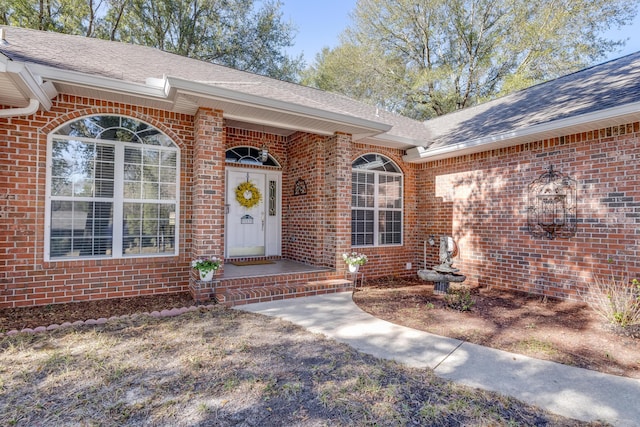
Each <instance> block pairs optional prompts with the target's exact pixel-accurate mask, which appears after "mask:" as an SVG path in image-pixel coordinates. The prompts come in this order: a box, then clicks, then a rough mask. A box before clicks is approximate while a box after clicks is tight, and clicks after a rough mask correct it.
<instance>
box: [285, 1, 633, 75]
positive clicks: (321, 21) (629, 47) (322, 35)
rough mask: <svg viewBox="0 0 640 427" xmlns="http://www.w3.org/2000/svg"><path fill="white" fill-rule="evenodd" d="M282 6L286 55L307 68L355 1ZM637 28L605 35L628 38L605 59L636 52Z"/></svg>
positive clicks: (332, 41) (331, 41) (331, 43)
mask: <svg viewBox="0 0 640 427" xmlns="http://www.w3.org/2000/svg"><path fill="white" fill-rule="evenodd" d="M282 3H283V4H282V9H281V10H282V12H283V14H282V18H283V20H284V21H285V22H289V21H291V22H292V23H293V24H294V25H295V26H296V27H297V29H298V33H297V35H296V37H295V39H294V43H295V46H293V47H292V48H290V49H289V51H288V53H289V54H290V55H292V56H295V57H297V56H298V55H299V54H301V53H302V54H303V55H304V59H305V61H306V63H307V65H311V64H312V63H313V62H314V59H315V57H316V54H318V53H320V51H321V50H322V48H323V47H331V48H332V47H336V46H337V45H338V44H339V39H338V36H339V34H340V33H341V32H342V31H343V30H344V29H345V28H346V27H347V26H348V25H349V24H350V23H351V17H350V14H351V12H352V11H353V9H354V8H355V5H356V0H282ZM638 28H640V13H638V14H637V15H636V18H635V20H634V22H633V24H632V25H629V26H626V27H624V28H623V29H622V30H619V31H618V30H612V31H610V32H609V33H607V37H608V38H613V39H626V38H629V40H628V41H627V44H626V45H625V47H624V48H623V49H622V50H620V51H617V52H613V53H611V54H609V56H608V58H607V59H614V58H619V57H621V56H624V55H627V54H629V53H632V52H637V51H640V31H639V30H638Z"/></svg>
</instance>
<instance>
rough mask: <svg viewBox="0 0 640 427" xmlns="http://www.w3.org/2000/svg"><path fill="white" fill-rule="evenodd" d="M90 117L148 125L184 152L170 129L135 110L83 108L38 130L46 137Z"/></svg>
mask: <svg viewBox="0 0 640 427" xmlns="http://www.w3.org/2000/svg"><path fill="white" fill-rule="evenodd" d="M90 116H122V117H129V118H132V119H136V120H139V121H141V122H143V123H146V124H148V125H149V126H152V127H154V128H156V129H158V130H159V131H160V132H162V133H163V134H165V135H166V136H167V137H168V138H170V139H171V140H172V141H173V142H174V144H176V146H177V147H178V148H179V149H180V150H184V149H185V146H186V144H185V142H184V141H183V139H182V138H181V137H180V136H179V135H178V134H177V133H176V132H174V131H173V130H172V129H171V128H169V127H168V126H166V125H165V124H164V123H163V122H162V121H161V120H158V119H157V118H155V117H152V116H149V115H147V114H142V113H139V112H138V111H136V110H135V109H130V108H124V107H123V108H106V107H99V106H98V107H91V108H84V109H81V110H74V111H73V112H70V113H67V114H63V115H61V116H58V117H56V119H55V120H52V121H51V122H48V123H47V124H46V125H44V126H43V127H42V128H40V132H41V133H43V134H45V135H48V134H50V133H52V132H55V131H56V130H57V129H58V128H60V127H62V126H64V125H65V124H67V123H69V122H72V121H75V120H78V119H81V118H84V117H90ZM168 118H169V117H168Z"/></svg>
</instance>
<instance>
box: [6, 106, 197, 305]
mask: <svg viewBox="0 0 640 427" xmlns="http://www.w3.org/2000/svg"><path fill="white" fill-rule="evenodd" d="M90 114H119V115H126V116H130V117H135V118H137V119H140V120H142V121H145V122H147V123H149V124H151V125H153V126H155V127H157V128H159V129H160V130H162V131H163V132H165V133H166V134H167V135H168V136H169V137H171V138H172V139H173V140H174V141H175V142H176V144H178V146H179V147H180V148H181V161H182V165H183V168H182V171H181V177H180V180H181V181H180V184H181V189H180V194H181V197H182V198H181V212H180V218H181V232H180V248H181V250H182V252H181V254H180V256H178V257H161V258H148V259H144V258H138V259H122V260H92V261H65V262H45V261H44V258H43V257H44V212H45V196H46V195H45V181H46V169H45V168H46V153H47V135H48V134H49V133H51V132H52V131H53V130H55V129H56V128H57V127H58V126H60V125H62V124H63V123H66V122H68V121H70V120H73V119H76V118H78V117H81V116H85V115H90ZM0 134H1V135H2V143H1V144H2V156H0V182H1V183H2V187H0V227H1V229H2V235H1V236H0V253H1V254H2V255H0V256H1V258H0V307H10V306H16V307H19V306H29V305H44V304H52V303H63V302H69V301H81V300H89V299H101V298H115V297H126V296H135V295H145V294H152V293H161V292H167V293H168V292H179V291H185V290H187V286H188V277H189V274H188V273H189V253H190V243H191V226H190V222H189V221H187V218H189V217H190V216H191V209H190V204H191V175H192V172H191V164H192V160H191V155H192V154H191V141H192V140H193V118H192V117H190V116H185V115H180V114H173V113H169V112H165V111H159V110H153V109H149V108H142V107H135V106H129V105H124V104H117V103H112V102H105V101H99V100H93V99H87V98H77V97H73V96H66V95H63V96H60V97H59V98H58V99H57V100H56V101H55V102H54V105H53V108H52V109H51V111H49V112H39V113H37V114H35V115H33V116H30V117H28V118H22V117H20V118H0Z"/></svg>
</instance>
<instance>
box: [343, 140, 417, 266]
mask: <svg viewBox="0 0 640 427" xmlns="http://www.w3.org/2000/svg"><path fill="white" fill-rule="evenodd" d="M367 153H378V154H382V155H384V156H386V157H388V158H389V159H391V160H393V161H394V162H395V164H396V165H397V166H398V167H399V168H400V169H401V170H402V174H403V190H404V194H403V207H404V209H403V215H404V216H403V236H402V241H403V244H402V245H401V246H379V247H360V248H353V249H351V248H350V249H349V250H354V251H357V252H360V253H363V254H365V255H367V258H368V259H369V262H368V263H367V264H365V265H364V266H363V267H361V269H360V271H361V272H362V273H363V274H365V276H366V277H367V278H375V277H383V276H390V275H396V276H407V275H415V274H416V271H417V270H418V269H419V268H421V264H422V253H421V252H420V253H418V251H417V250H416V247H417V246H418V245H421V244H422V240H423V238H422V236H421V235H420V233H419V232H417V226H418V224H417V221H418V215H417V199H416V195H417V192H416V171H417V169H418V168H419V166H418V165H414V164H408V163H404V162H403V161H402V155H403V154H404V151H403V150H398V149H390V148H382V147H375V146H371V145H365V144H360V143H357V144H354V146H353V150H352V152H351V153H350V156H351V162H352V163H353V161H354V160H356V159H357V158H358V157H360V156H362V155H364V154H367ZM349 182H351V166H349ZM350 194H351V188H349V199H348V201H349V215H351V205H350V203H351V197H350ZM350 226H351V224H349V227H350ZM350 237H351V235H349V238H350ZM350 241H351V240H349V242H350ZM407 263H411V269H410V270H407V269H406V264H407Z"/></svg>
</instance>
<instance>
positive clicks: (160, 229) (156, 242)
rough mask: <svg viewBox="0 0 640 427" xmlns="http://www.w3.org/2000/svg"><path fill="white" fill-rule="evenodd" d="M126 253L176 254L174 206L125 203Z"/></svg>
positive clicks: (124, 237) (124, 246) (124, 242)
mask: <svg viewBox="0 0 640 427" xmlns="http://www.w3.org/2000/svg"><path fill="white" fill-rule="evenodd" d="M124 212H125V226H124V232H123V248H124V253H125V254H129V255H135V254H157V253H173V252H174V251H175V248H174V239H175V237H174V233H175V206H174V205H173V204H170V205H164V204H155V203H125V206H124Z"/></svg>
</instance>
